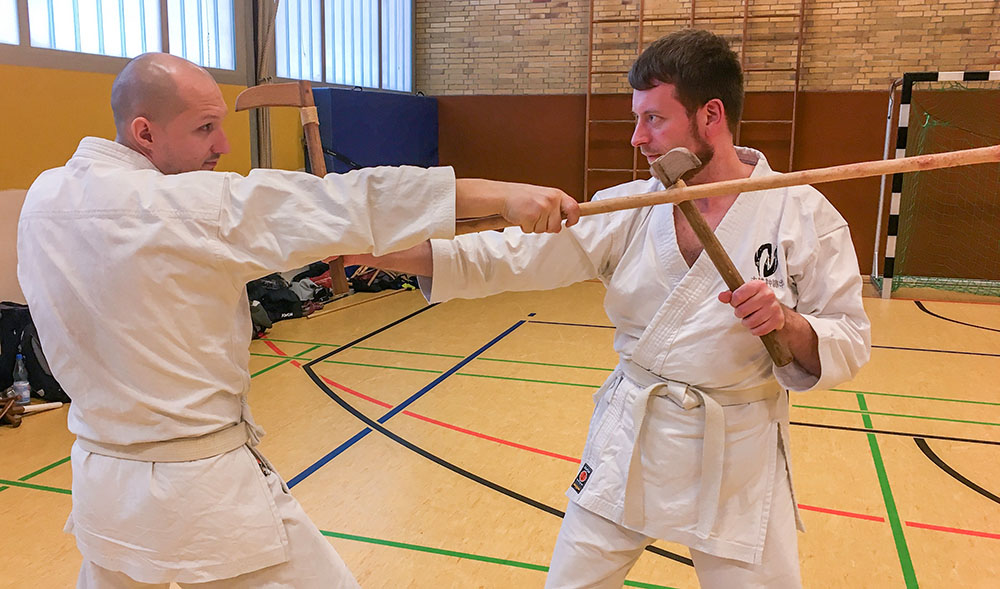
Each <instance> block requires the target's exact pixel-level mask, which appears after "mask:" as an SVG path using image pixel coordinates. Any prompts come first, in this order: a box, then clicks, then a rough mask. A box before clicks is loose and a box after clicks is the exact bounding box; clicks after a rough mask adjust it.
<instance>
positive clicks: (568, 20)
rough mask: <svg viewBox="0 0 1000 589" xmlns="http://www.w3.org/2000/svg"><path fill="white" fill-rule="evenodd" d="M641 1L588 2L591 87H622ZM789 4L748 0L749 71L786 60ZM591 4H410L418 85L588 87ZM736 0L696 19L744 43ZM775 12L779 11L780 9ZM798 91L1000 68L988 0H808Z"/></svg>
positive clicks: (435, 91)
mask: <svg viewBox="0 0 1000 589" xmlns="http://www.w3.org/2000/svg"><path fill="white" fill-rule="evenodd" d="M638 3H639V2H638V0H595V18H598V19H613V18H627V19H630V20H631V21H633V22H630V23H605V24H598V25H595V39H596V43H595V53H594V69H595V70H600V71H609V72H615V73H609V74H598V75H595V76H594V78H593V84H594V90H595V91H597V92H627V91H628V86H627V83H626V82H625V81H624V74H622V73H619V72H621V71H622V70H626V69H627V68H628V65H629V64H630V63H631V61H632V60H633V59H634V57H635V55H636V51H637V43H638V41H637V39H636V34H637V26H636V25H635V24H634V21H635V20H636V19H637V16H638ZM644 5H645V9H644V15H645V21H644V26H643V42H644V43H648V42H650V41H652V40H653V39H656V38H657V37H659V36H661V35H663V34H665V33H668V32H670V31H672V30H676V29H678V28H680V27H682V26H687V24H688V23H689V19H690V16H691V0H687V1H677V0H646V1H645V3H644ZM798 5H799V3H798V1H797V0H751V2H750V14H751V15H752V18H751V19H750V20H749V23H748V38H749V39H750V41H749V42H748V43H747V46H746V58H745V59H746V66H747V69H748V70H751V69H758V68H788V67H794V65H795V55H796V47H797V36H798V29H797V27H798V20H797V18H795V17H791V16H787V15H789V14H791V13H795V12H797V10H798ZM589 9H590V2H589V1H588V0H469V1H448V0H416V11H415V25H416V40H415V50H416V51H415V63H416V72H415V89H416V90H420V91H423V92H425V93H427V94H431V95H459V94H512V95H517V94H580V93H585V92H586V90H587V52H588V46H589V38H588V23H589ZM742 14H743V3H742V1H741V0H697V2H696V15H697V16H698V17H699V20H697V21H696V24H697V26H699V27H701V28H707V29H709V30H712V31H714V32H716V33H718V34H720V35H723V36H725V37H726V38H727V39H729V41H730V43H731V44H732V45H733V47H734V49H737V50H739V49H741V44H740V39H741V38H742V32H743V19H742ZM783 15H784V16H783ZM804 24H805V30H804V39H803V40H804V42H803V47H802V64H801V77H800V87H801V88H802V89H804V90H814V91H819V90H831V91H844V90H886V89H887V88H888V85H889V83H890V82H891V80H892V79H894V78H896V77H898V76H899V75H900V74H901V73H903V72H907V71H921V70H984V69H1000V3H998V2H997V0H936V1H934V2H925V1H923V0H807V2H806V10H805V21H804ZM792 79H793V78H792V76H791V75H790V74H789V73H787V72H774V71H772V72H752V71H751V72H748V74H747V89H748V90H751V91H754V90H765V89H766V90H790V89H791V87H792Z"/></svg>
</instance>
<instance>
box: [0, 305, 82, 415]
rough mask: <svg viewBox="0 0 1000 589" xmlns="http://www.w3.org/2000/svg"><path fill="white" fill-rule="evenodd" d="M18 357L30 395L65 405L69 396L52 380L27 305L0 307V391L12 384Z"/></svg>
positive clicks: (52, 377)
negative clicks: (26, 378) (25, 375)
mask: <svg viewBox="0 0 1000 589" xmlns="http://www.w3.org/2000/svg"><path fill="white" fill-rule="evenodd" d="M18 353H20V354H21V357H22V358H23V360H24V367H25V369H26V370H27V371H28V382H29V383H30V384H31V394H32V395H34V396H36V397H38V398H40V399H44V400H46V401H62V402H63V403H69V402H70V398H69V395H67V394H66V391H64V390H63V389H62V387H61V386H59V382H58V381H56V379H55V377H54V376H52V371H51V370H49V363H48V362H47V361H46V360H45V354H44V353H43V352H42V343H41V342H40V341H39V339H38V331H37V330H36V329H35V324H34V323H33V322H32V321H31V313H30V312H29V311H28V307H27V305H19V304H17V303H11V302H3V303H0V391H2V390H6V389H7V387H9V386H10V385H12V384H13V383H14V362H15V360H16V357H17V354H18Z"/></svg>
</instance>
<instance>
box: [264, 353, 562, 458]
mask: <svg viewBox="0 0 1000 589" xmlns="http://www.w3.org/2000/svg"><path fill="white" fill-rule="evenodd" d="M264 343H265V344H266V345H267V347H269V348H271V350H272V351H274V353H275V354H278V355H279V356H286V357H287V354H285V352H283V351H282V350H281V349H280V348H279V347H278V346H276V345H274V343H273V342H270V341H267V340H265V341H264ZM292 364H294V365H295V366H296V367H298V368H301V367H302V366H301V365H300V364H299V363H298V362H296V361H295V360H292ZM320 378H321V379H323V382H325V383H326V384H328V385H330V386H333V387H337V388H338V389H340V390H342V391H344V392H345V393H349V394H351V395H354V396H355V397H358V398H361V399H364V400H365V401H368V402H370V403H375V404H376V405H380V406H382V407H385V408H386V409H391V408H392V407H393V405H391V404H389V403H386V402H385V401H380V400H378V399H375V398H374V397H369V396H368V395H365V394H364V393H361V392H358V391H355V390H353V389H351V388H348V387H346V386H344V385H342V384H340V383H338V382H334V381H332V380H330V379H329V378H327V377H325V376H323V375H320ZM402 413H404V414H405V415H408V416H410V417H413V418H416V419H420V420H422V421H426V422H427V423H432V424H434V425H438V426H441V427H445V428H448V429H450V430H454V431H457V432H461V433H463V434H468V435H470V436H474V437H477V438H480V439H483V440H489V441H491V442H496V443H497V444H503V445H504V446H510V447H512V448H517V449H519V450H527V451H528V452H534V453H535V454H541V455H542V456H548V457H550V458H558V459H560V460H566V461H569V462H573V463H575V464H579V463H580V459H579V458H572V457H570V456H564V455H562V454H556V453H555V452H549V451H548V450H542V449H541V448H533V447H531V446H526V445H524V444H518V443H517V442H511V441H510V440H504V439H502V438H497V437H494V436H489V435H486V434H483V433H479V432H476V431H472V430H470V429H465V428H464V427H459V426H457V425H452V424H450V423H445V422H443V421H438V420H437V419H433V418H431V417H427V416H426V415H421V414H419V413H414V412H412V411H408V410H406V409H404V410H403V411H402Z"/></svg>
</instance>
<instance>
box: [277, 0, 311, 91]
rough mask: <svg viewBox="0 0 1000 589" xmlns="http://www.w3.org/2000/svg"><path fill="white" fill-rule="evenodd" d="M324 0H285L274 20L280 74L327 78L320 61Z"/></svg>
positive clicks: (291, 76)
mask: <svg viewBox="0 0 1000 589" xmlns="http://www.w3.org/2000/svg"><path fill="white" fill-rule="evenodd" d="M322 22H323V19H322V18H321V16H320V0H284V1H283V2H281V3H280V4H279V5H278V14H277V18H276V19H275V21H274V38H275V44H274V57H275V60H274V61H275V67H276V71H277V73H278V75H279V76H280V77H282V78H295V79H297V80H312V81H314V82H322V81H323V68H322V65H321V64H320V60H321V59H322V53H321V52H320V43H321V42H322V33H321V31H320V26H321V24H322Z"/></svg>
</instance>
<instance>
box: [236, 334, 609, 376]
mask: <svg viewBox="0 0 1000 589" xmlns="http://www.w3.org/2000/svg"><path fill="white" fill-rule="evenodd" d="M269 339H270V338H269ZM270 341H272V342H280V343H289V344H303V345H314V346H316V347H321V346H326V347H331V348H337V347H340V344H316V343H313V342H300V341H294V340H282V339H272V340H270ZM313 349H316V348H313ZM351 349H352V350H368V351H372V352H391V353H393V354H412V355H415V356H433V357H436V358H464V357H465V356H460V355H457V354H437V353H434V352H414V351H410V350H395V349H392V348H372V347H368V346H354V347H353V348H351ZM302 353H303V354H304V353H305V352H302ZM250 355H251V356H264V357H272V355H271V354H262V353H257V352H254V353H251V354H250ZM273 357H277V358H280V357H281V356H279V355H277V354H275V355H274V356H273ZM476 360H483V361H484V362H509V363H514V364H530V365H533V366H553V367H556V368H578V369H580V370H599V371H601V372H611V371H613V370H614V368H602V367H600V366H578V365H576V364H554V363H552V362H532V361H530V360H509V359H506V358H483V357H480V358H476Z"/></svg>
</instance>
